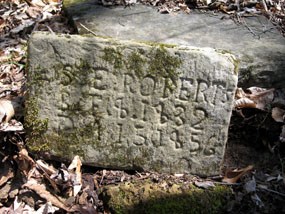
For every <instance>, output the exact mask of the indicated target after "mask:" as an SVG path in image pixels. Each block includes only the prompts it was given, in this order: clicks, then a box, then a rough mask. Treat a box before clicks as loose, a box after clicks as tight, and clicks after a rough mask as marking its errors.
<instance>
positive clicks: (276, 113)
mask: <svg viewBox="0 0 285 214" xmlns="http://www.w3.org/2000/svg"><path fill="white" fill-rule="evenodd" d="M284 114H285V110H284V109H281V108H278V107H274V108H272V118H273V119H274V120H275V121H276V122H284V116H285V115H284Z"/></svg>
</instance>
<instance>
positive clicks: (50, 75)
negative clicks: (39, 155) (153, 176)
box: [26, 32, 237, 175]
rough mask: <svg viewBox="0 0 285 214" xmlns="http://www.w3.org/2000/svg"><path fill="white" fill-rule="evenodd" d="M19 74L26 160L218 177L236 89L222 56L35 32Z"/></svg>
mask: <svg viewBox="0 0 285 214" xmlns="http://www.w3.org/2000/svg"><path fill="white" fill-rule="evenodd" d="M28 72H29V73H28V76H29V88H30V91H29V97H28V98H27V102H26V103H27V108H26V109H27V111H28V112H27V115H26V126H27V127H28V128H29V129H28V145H30V148H31V149H32V150H33V149H34V150H35V151H36V150H40V151H48V152H49V154H51V155H54V156H60V157H64V158H72V157H73V156H74V155H80V156H81V157H82V158H83V161H84V162H85V163H86V164H91V165H94V166H99V167H110V168H119V169H144V170H155V171H158V172H168V173H184V172H187V173H194V174H200V175H213V174H217V173H219V167H220V163H221V161H222V158H223V154H224V149H225V145H226V141H227V133H228V126H229V121H230V116H231V111H232V104H233V97H234V92H235V89H236V85H237V74H236V72H237V70H236V61H235V57H234V56H233V55H231V54H230V53H227V52H219V51H216V50H214V49H212V48H195V47H191V46H170V45H163V44H149V43H137V42H131V41H122V40H114V39H104V38H99V37H95V36H79V35H72V36H69V35H53V34H48V33H41V32H36V33H34V34H33V35H32V37H31V39H30V41H29V69H28ZM32 109H33V111H32ZM29 111H30V112H29ZM39 124H41V127H37V126H39ZM43 124H45V125H47V129H44V128H43V127H44V126H43ZM39 128H43V130H42V131H39Z"/></svg>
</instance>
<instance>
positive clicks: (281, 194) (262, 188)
mask: <svg viewBox="0 0 285 214" xmlns="http://www.w3.org/2000/svg"><path fill="white" fill-rule="evenodd" d="M258 188H259V189H261V190H266V191H268V192H271V193H275V194H277V195H280V196H282V197H285V194H284V193H281V192H277V191H275V190H272V189H267V188H264V187H261V186H259V187H258Z"/></svg>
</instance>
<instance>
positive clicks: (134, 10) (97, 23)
mask: <svg viewBox="0 0 285 214" xmlns="http://www.w3.org/2000/svg"><path fill="white" fill-rule="evenodd" d="M64 2H65V7H66V8H67V11H68V13H69V14H70V15H71V16H72V17H73V18H74V20H75V23H76V26H77V27H78V30H79V33H80V34H83V33H90V32H88V31H87V30H86V29H84V27H82V25H81V24H83V25H84V26H86V27H87V28H88V29H90V30H92V31H93V32H95V33H96V34H98V35H101V36H110V37H113V38H118V39H132V40H139V41H153V42H163V43H170V44H180V45H191V46H196V47H211V48H215V49H223V50H227V51H230V52H231V53H233V54H234V55H235V56H237V57H238V58H239V59H240V71H239V85H240V86H242V87H251V86H260V87H268V88H271V87H275V88H284V85H285V76H284V68H285V58H284V55H285V38H284V37H282V35H281V34H280V33H279V32H278V31H277V30H276V28H275V26H273V25H272V24H271V23H270V22H269V21H268V20H267V19H266V18H265V17H264V16H256V17H247V18H244V19H243V18H241V19H240V20H241V21H242V23H239V24H237V23H235V22H234V21H233V20H232V19H230V18H229V17H228V16H227V15H225V14H222V13H217V14H213V12H212V11H209V12H208V13H201V12H198V11H191V13H190V14H183V13H178V14H160V13H158V12H157V10H156V9H155V8H153V7H147V6H143V5H135V6H131V7H127V8H124V7H103V6H102V5H98V4H96V1H94V0H65V1H64Z"/></svg>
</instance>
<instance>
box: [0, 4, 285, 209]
mask: <svg viewBox="0 0 285 214" xmlns="http://www.w3.org/2000/svg"><path fill="white" fill-rule="evenodd" d="M137 2H138V1H136V0H124V1H121V0H102V4H103V5H105V6H115V5H125V6H129V7H134V6H135V5H134V4H135V3H137ZM140 2H142V3H144V4H149V5H152V6H155V7H157V8H158V12H161V13H175V12H179V11H180V12H185V13H189V15H190V16H191V10H193V9H194V8H196V9H200V10H211V11H213V12H223V13H225V15H226V16H228V17H230V18H232V19H234V20H236V21H239V20H241V18H244V17H245V16H248V15H255V14H260V13H262V14H264V15H265V16H266V17H268V18H269V19H270V20H271V21H272V22H273V23H274V24H275V25H276V27H277V28H278V29H279V30H280V33H283V34H284V32H285V27H284V26H285V16H284V6H285V5H284V0H274V1H265V0H258V1H236V2H235V1H215V2H213V1H194V0H193V1H186V2H185V1H184V0H175V1H168V0H141V1H140ZM237 3H238V4H237ZM61 7H62V2H61V1H60V0H4V1H3V0H2V1H0V36H1V37H0V41H1V43H0V62H1V63H0V121H1V124H0V130H1V132H0V139H1V140H0V145H1V147H0V160H1V164H0V166H1V167H0V213H22V212H24V211H25V212H26V213H110V212H111V213H113V212H117V213H126V212H136V213H140V212H141V213H159V212H166V213H205V212H208V213H213V212H214V211H215V212H216V213H223V212H229V213H283V212H285V206H284V202H285V178H284V167H285V163H284V162H285V149H284V147H285V144H284V139H285V128H284V126H283V125H284V113H285V110H284V109H285V93H284V91H282V90H280V89H260V88H256V87H255V88H250V89H248V90H247V91H243V90H242V89H239V90H238V91H237V95H236V102H235V109H234V110H233V116H232V121H231V125H230V130H229V140H228V145H227V149H226V154H225V159H224V163H223V167H224V168H223V170H222V173H221V175H217V176H215V177H211V178H200V177H198V176H195V175H188V174H175V175H167V174H158V173H155V172H136V171H131V172H130V171H128V172H126V171H118V170H110V169H108V170H107V169H98V168H91V167H87V166H82V164H81V161H80V158H79V157H78V156H76V157H74V160H73V161H72V163H62V162H59V161H53V162H49V163H46V162H44V161H43V160H41V159H38V157H37V156H35V155H34V154H30V153H29V152H28V151H27V148H26V147H25V130H24V126H23V117H24V114H23V112H24V109H25V106H24V102H23V101H24V96H25V94H26V92H27V89H26V86H25V83H26V71H25V67H26V63H27V61H26V60H27V59H26V57H27V56H26V55H27V41H28V39H29V36H30V34H31V33H32V32H33V31H35V30H42V31H49V32H51V33H68V34H72V33H74V32H75V29H73V28H72V27H71V26H70V25H68V19H67V18H66V16H65V14H64V12H63V11H62V9H61ZM153 196H155V197H153ZM195 204H196V207H195ZM189 206H190V207H192V208H191V210H190V208H189ZM142 208H143V209H142ZM201 208H203V209H202V210H201ZM141 209H142V210H141ZM139 211H140V212H139ZM211 211H212V212H211Z"/></svg>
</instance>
